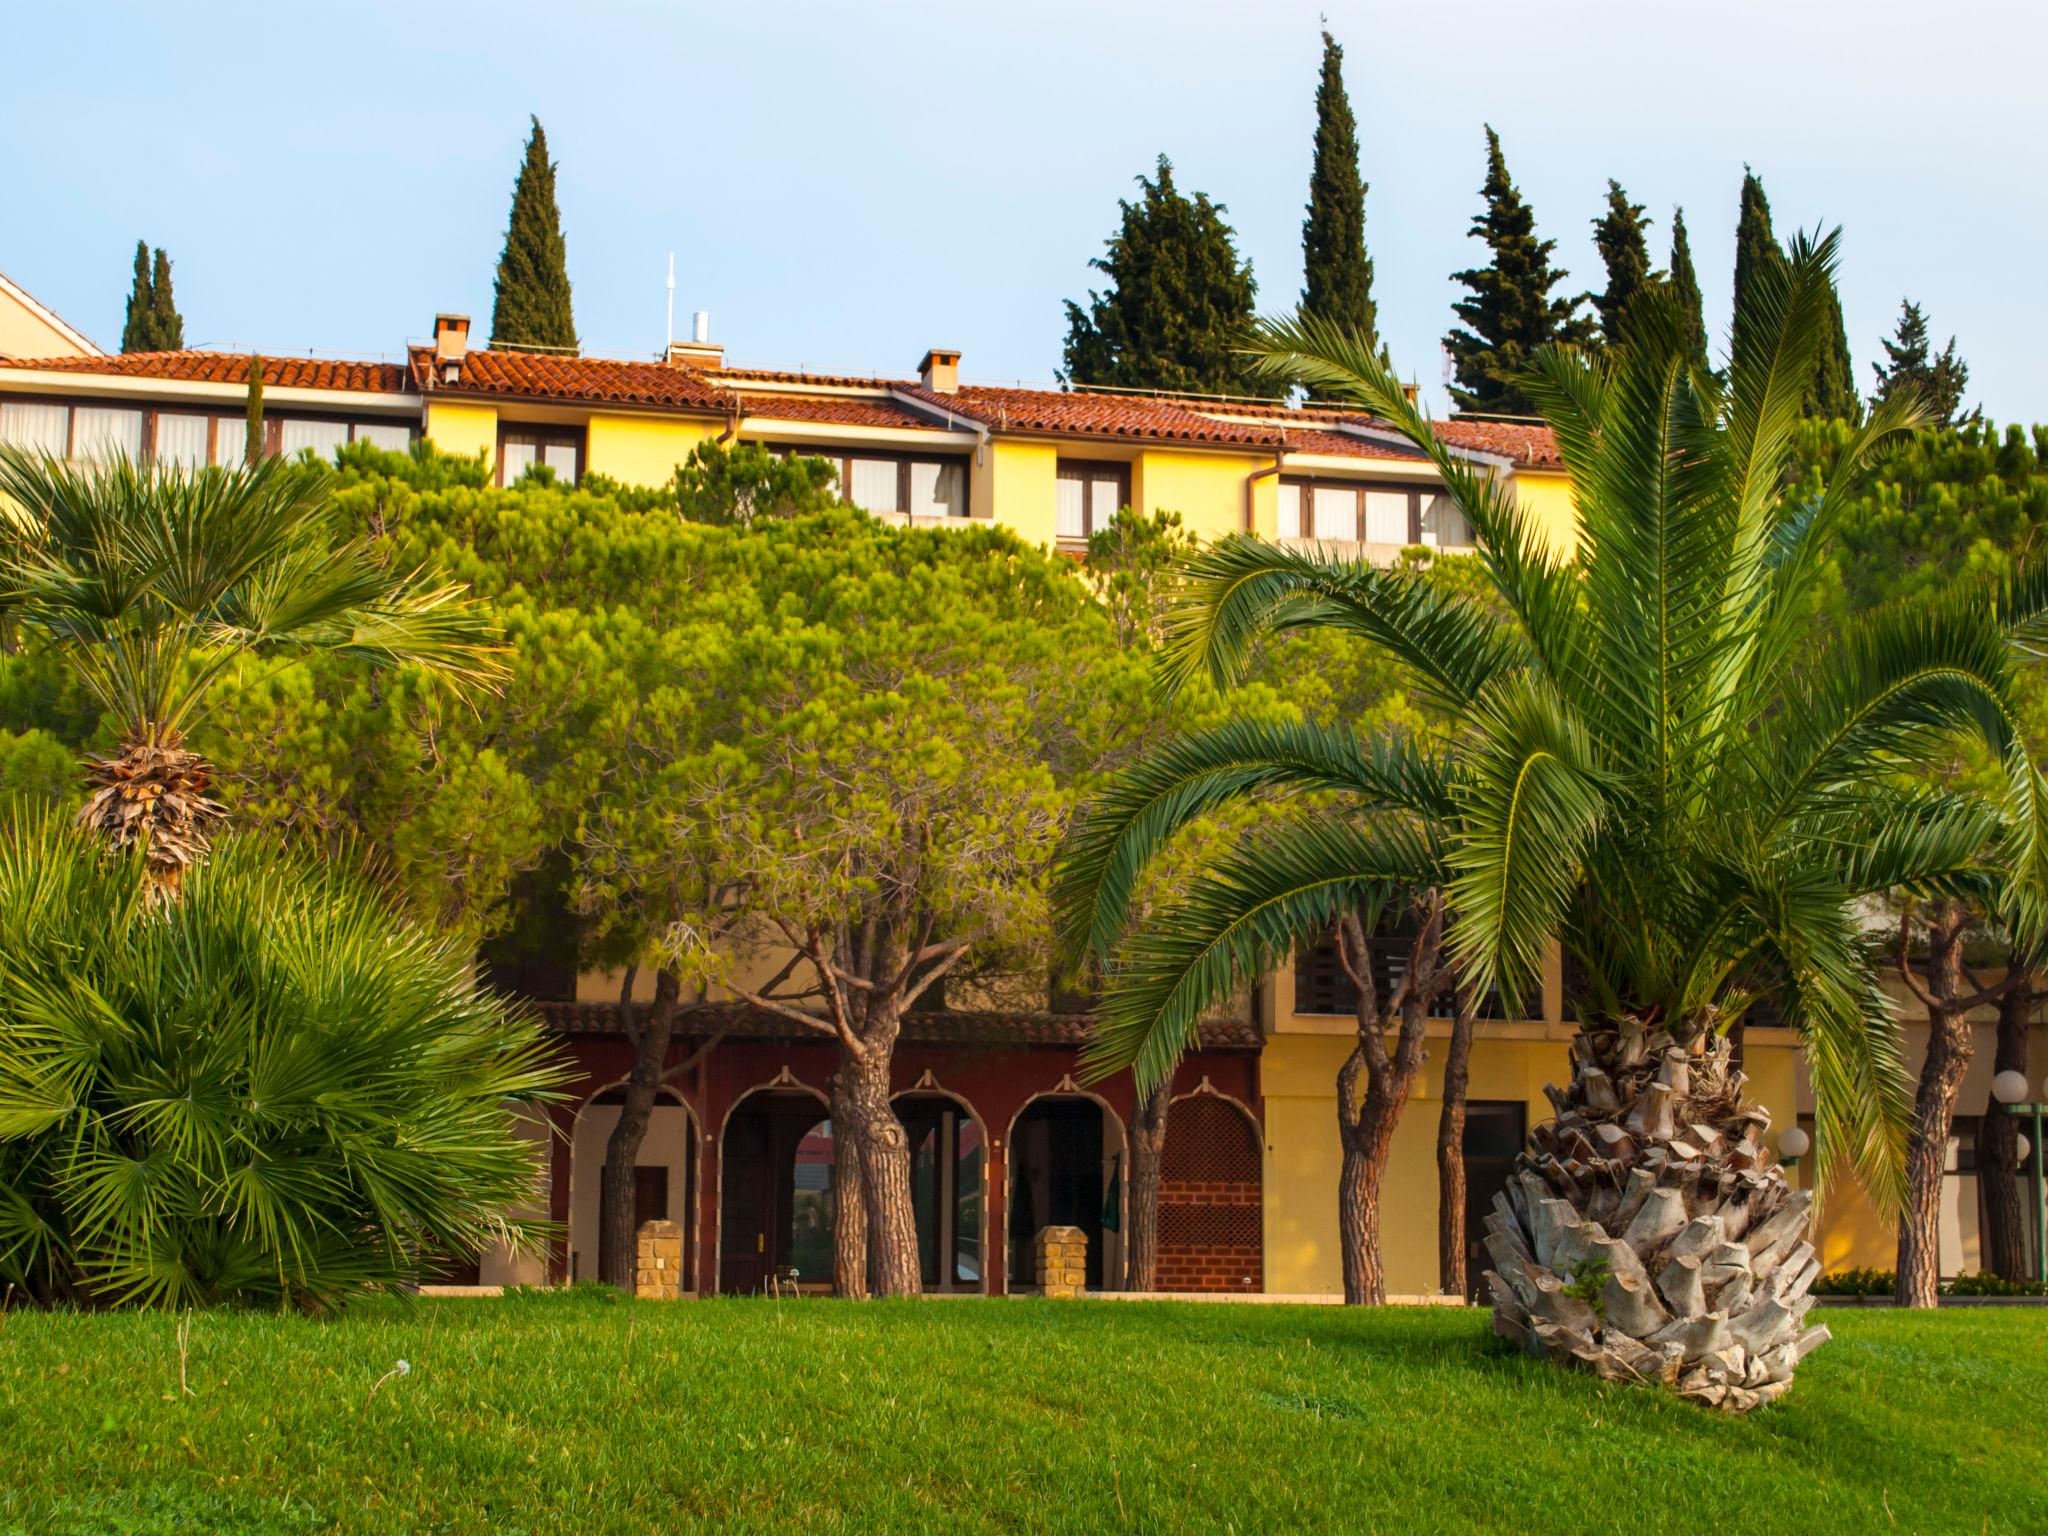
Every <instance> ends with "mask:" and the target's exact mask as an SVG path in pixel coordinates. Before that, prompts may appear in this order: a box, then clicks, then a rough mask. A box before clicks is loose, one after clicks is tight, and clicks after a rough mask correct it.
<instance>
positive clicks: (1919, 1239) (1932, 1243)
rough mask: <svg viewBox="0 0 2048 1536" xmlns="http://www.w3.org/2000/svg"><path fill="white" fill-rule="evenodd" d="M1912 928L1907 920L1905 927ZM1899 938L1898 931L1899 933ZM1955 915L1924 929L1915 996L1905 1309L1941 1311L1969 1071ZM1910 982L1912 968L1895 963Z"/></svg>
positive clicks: (1903, 1217)
mask: <svg viewBox="0 0 2048 1536" xmlns="http://www.w3.org/2000/svg"><path fill="white" fill-rule="evenodd" d="M1907 921H1910V918H1908V919H1907ZM1902 931H1904V930H1903V927H1902ZM1963 932H1964V920H1963V916H1962V914H1961V912H1960V911H1957V910H1956V909H1954V908H1951V907H1947V906H1944V907H1942V908H1938V909H1937V910H1936V913H1935V915H1934V917H1933V919H1932V920H1931V921H1930V922H1929V923H1928V925H1927V966H1926V972H1927V978H1926V984H1925V985H1924V986H1916V987H1915V988H1914V990H1915V991H1916V993H1918V994H1919V995H1920V999H1921V1001H1922V1002H1923V1003H1925V1004H1926V1005H1927V1059H1926V1060H1925V1061H1924V1062H1922V1063H1921V1066H1920V1085H1919V1089H1918V1091H1917V1092H1916V1093H1915V1094H1914V1098H1913V1134H1912V1139H1911V1140H1910V1141H1909V1142H1908V1143H1907V1145H1906V1208H1905V1210H1904V1211H1903V1212H1901V1213H1900V1216H1899V1260H1898V1263H1899V1268H1898V1289H1897V1292H1896V1296H1897V1299H1898V1303H1899V1305H1900V1306H1902V1307H1934V1306H1939V1305H1940V1304H1941V1192H1942V1177H1943V1173H1944V1171H1945V1170H1946V1168H1947V1167H1948V1138H1949V1133H1950V1131H1951V1130H1952V1129H1953V1128H1954V1125H1955V1116H1956V1095H1957V1093H1958V1092H1959V1091H1960V1090H1961V1088H1962V1086H1963V1074H1964V1073H1966V1072H1968V1071H1969V1069H1970V1048H1971V1043H1972V1042H1971V1039H1970V1021H1969V1007H1970V1002H1969V1001H1968V1000H1966V999H1964V996H1963ZM1900 960H1901V967H1900V968H1901V970H1902V971H1903V972H1905V973H1906V974H1907V975H1908V976H1910V974H1911V973H1910V969H1909V966H1910V961H1908V959H1907V957H1906V956H1905V955H1903V954H1902V955H1901V956H1900Z"/></svg>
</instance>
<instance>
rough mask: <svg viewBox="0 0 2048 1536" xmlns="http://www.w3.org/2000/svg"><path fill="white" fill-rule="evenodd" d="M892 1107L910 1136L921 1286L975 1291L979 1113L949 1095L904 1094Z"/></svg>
mask: <svg viewBox="0 0 2048 1536" xmlns="http://www.w3.org/2000/svg"><path fill="white" fill-rule="evenodd" d="M895 1108H896V1118H897V1119H898V1120H900V1121H902V1122H903V1130H904V1133H905V1134H906V1135H907V1136H908V1137H909V1139H910V1203H911V1208H912V1209H913V1210H914V1211H915V1212H916V1215H917V1257H918V1265H919V1268H920V1271H921V1273H922V1275H923V1279H924V1288H925V1289H926V1290H927V1291H974V1292H978V1291H980V1290H981V1289H982V1276H983V1271H984V1259H983V1255H984V1253H985V1252H986V1246H985V1241H984V1237H983V1219H984V1211H983V1207H984V1206H985V1204H986V1201H985V1200H984V1198H983V1191H984V1189H985V1188H986V1185H987V1169H988V1137H987V1135H986V1134H985V1133H984V1132H983V1130H982V1127H981V1122H980V1121H979V1120H977V1119H976V1118H975V1116H974V1112H973V1111H972V1110H970V1109H969V1108H968V1107H967V1106H966V1105H965V1104H963V1103H962V1102H961V1101H960V1100H958V1099H956V1098H954V1097H953V1096H952V1095H951V1094H948V1093H933V1092H923V1093H918V1092H913V1093H905V1094H899V1095H898V1096H897V1098H896V1105H895Z"/></svg>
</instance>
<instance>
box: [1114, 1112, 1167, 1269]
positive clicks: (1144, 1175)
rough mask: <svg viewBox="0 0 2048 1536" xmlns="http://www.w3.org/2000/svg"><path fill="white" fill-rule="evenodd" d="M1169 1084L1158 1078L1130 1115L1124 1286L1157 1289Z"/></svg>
mask: <svg viewBox="0 0 2048 1536" xmlns="http://www.w3.org/2000/svg"><path fill="white" fill-rule="evenodd" d="M1172 1098H1173V1083H1172V1080H1171V1079H1170V1078H1162V1079H1160V1081H1159V1082H1158V1083H1157V1084H1156V1085H1154V1087H1153V1089H1152V1091H1151V1092H1150V1093H1148V1094H1146V1095H1145V1096H1144V1097H1143V1098H1141V1099H1139V1100H1138V1103H1137V1108H1136V1110H1135V1112H1134V1113H1133V1114H1132V1116H1131V1229H1130V1231H1129V1232H1128V1233H1126V1234H1125V1241H1124V1289H1125V1290H1127V1291H1153V1290H1157V1289H1158V1288H1159V1182H1160V1176H1161V1174H1162V1172H1163V1171H1164V1168H1165V1159H1166V1110H1167V1105H1168V1104H1169V1103H1170V1102H1171V1101H1172Z"/></svg>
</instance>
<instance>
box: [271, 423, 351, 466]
mask: <svg viewBox="0 0 2048 1536" xmlns="http://www.w3.org/2000/svg"><path fill="white" fill-rule="evenodd" d="M347 441H348V423H347V422H345V421H281V422H279V423H278V424H277V448H278V452H279V453H281V454H282V455H284V457H286V458H288V459H290V458H296V457H297V456H298V455H299V454H300V453H302V452H304V451H305V450H306V449H308V448H310V449H312V450H313V457H314V458H316V459H331V458H333V457H334V450H335V449H337V448H339V447H340V446H341V445H342V444H343V443H345V442H347Z"/></svg>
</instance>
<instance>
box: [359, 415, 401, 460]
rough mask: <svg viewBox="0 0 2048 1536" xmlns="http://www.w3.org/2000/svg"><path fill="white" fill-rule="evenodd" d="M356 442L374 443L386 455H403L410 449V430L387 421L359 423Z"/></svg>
mask: <svg viewBox="0 0 2048 1536" xmlns="http://www.w3.org/2000/svg"><path fill="white" fill-rule="evenodd" d="M356 441H357V442H359V443H374V444H375V445H376V446H377V447H379V448H382V449H383V450H384V451H385V452H387V453H404V452H405V451H406V450H407V449H408V448H410V447H412V429H411V428H410V427H407V426H402V425H399V424H397V423H393V422H388V421H375V422H359V423H357V425H356Z"/></svg>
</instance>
